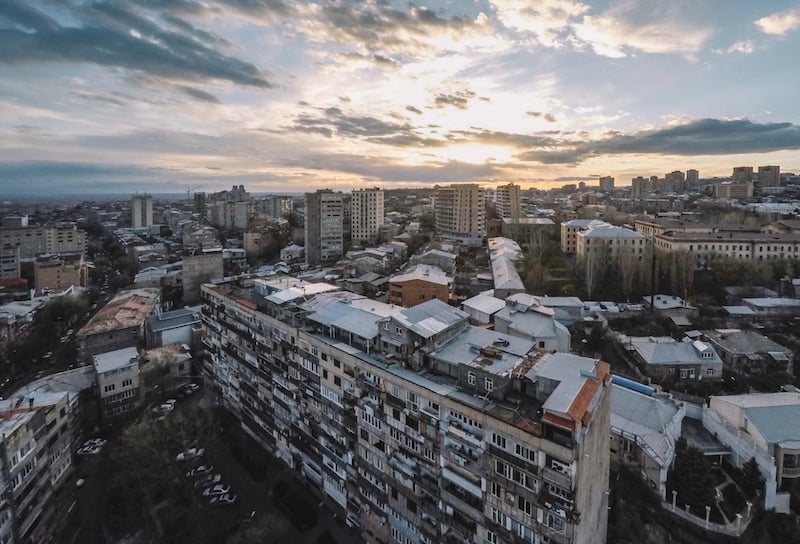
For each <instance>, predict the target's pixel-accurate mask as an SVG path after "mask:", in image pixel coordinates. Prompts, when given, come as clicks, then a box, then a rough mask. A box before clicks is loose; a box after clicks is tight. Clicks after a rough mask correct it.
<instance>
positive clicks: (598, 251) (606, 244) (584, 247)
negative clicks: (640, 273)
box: [575, 224, 645, 281]
mask: <svg viewBox="0 0 800 544" xmlns="http://www.w3.org/2000/svg"><path fill="white" fill-rule="evenodd" d="M576 242H577V243H576V247H575V249H576V251H575V253H576V254H577V256H578V257H579V258H581V259H583V262H584V264H585V266H586V270H587V281H588V277H589V275H590V271H592V270H595V269H600V268H603V267H605V266H607V264H608V263H609V262H612V261H614V260H617V261H627V262H630V263H633V262H638V261H641V260H642V259H643V258H644V248H645V238H644V236H642V235H641V234H639V233H638V232H636V231H634V230H631V229H627V228H625V227H615V226H613V225H608V224H604V225H593V226H590V227H589V228H588V229H587V230H584V231H581V232H579V233H578V234H577V237H576ZM624 265H625V263H623V266H624Z"/></svg>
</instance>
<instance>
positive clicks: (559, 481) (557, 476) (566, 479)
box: [542, 467, 572, 490]
mask: <svg viewBox="0 0 800 544" xmlns="http://www.w3.org/2000/svg"><path fill="white" fill-rule="evenodd" d="M542 479H544V481H545V482H548V483H551V484H555V485H557V486H559V487H563V488H564V489H569V490H572V478H571V477H570V476H569V475H567V474H562V473H560V472H556V471H555V470H553V469H552V468H548V467H544V468H543V469H542Z"/></svg>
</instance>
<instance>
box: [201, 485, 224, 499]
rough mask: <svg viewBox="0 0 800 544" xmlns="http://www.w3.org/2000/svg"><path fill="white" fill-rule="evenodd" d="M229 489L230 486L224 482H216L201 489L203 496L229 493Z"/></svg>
mask: <svg viewBox="0 0 800 544" xmlns="http://www.w3.org/2000/svg"><path fill="white" fill-rule="evenodd" d="M230 490H231V486H229V485H225V484H216V485H214V486H211V487H207V488H205V489H204V490H203V496H204V497H211V496H212V495H225V494H226V493H229V492H230Z"/></svg>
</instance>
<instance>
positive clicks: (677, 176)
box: [664, 170, 686, 193]
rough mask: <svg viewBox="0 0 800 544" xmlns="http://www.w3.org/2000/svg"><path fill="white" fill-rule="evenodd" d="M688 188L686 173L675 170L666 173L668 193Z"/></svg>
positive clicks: (665, 180) (665, 182)
mask: <svg viewBox="0 0 800 544" xmlns="http://www.w3.org/2000/svg"><path fill="white" fill-rule="evenodd" d="M684 189H686V174H685V173H683V172H681V171H680V170H675V171H674V172H670V173H668V174H664V190H665V191H666V192H668V193H679V192H682V191H683V190H684Z"/></svg>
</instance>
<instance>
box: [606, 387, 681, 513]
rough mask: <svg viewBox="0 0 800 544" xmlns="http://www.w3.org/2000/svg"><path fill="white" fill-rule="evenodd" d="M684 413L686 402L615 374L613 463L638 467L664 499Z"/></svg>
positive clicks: (612, 421)
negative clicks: (657, 392)
mask: <svg viewBox="0 0 800 544" xmlns="http://www.w3.org/2000/svg"><path fill="white" fill-rule="evenodd" d="M685 415H686V409H685V407H684V405H683V403H681V402H678V401H676V400H674V399H673V398H671V397H669V396H666V395H660V394H656V392H655V390H654V389H653V388H651V387H648V386H646V385H643V384H640V383H638V382H634V381H632V380H628V379H626V378H621V377H620V376H613V377H612V388H611V464H612V466H619V465H623V466H627V467H630V468H633V469H635V470H636V471H637V472H638V473H640V474H641V475H642V477H643V478H645V480H647V482H648V483H649V484H650V486H651V487H652V488H653V489H655V490H656V491H657V492H658V494H659V496H660V497H661V499H662V500H665V499H667V473H668V471H669V469H670V468H671V467H672V462H673V460H674V459H675V442H676V441H677V439H678V438H679V437H680V435H681V423H682V421H683V417H684V416H685Z"/></svg>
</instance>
